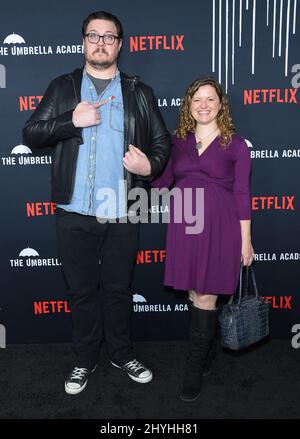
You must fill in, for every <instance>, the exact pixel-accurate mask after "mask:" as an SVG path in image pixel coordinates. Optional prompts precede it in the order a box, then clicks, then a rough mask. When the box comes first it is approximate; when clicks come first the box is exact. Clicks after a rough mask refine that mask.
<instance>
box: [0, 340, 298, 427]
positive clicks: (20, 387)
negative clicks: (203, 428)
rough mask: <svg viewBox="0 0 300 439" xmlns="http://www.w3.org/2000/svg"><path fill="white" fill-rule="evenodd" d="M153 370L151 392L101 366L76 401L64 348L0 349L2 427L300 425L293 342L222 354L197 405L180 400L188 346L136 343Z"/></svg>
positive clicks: (106, 363)
mask: <svg viewBox="0 0 300 439" xmlns="http://www.w3.org/2000/svg"><path fill="white" fill-rule="evenodd" d="M136 349H137V352H138V354H139V359H140V360H141V361H144V362H145V363H147V365H149V366H150V367H152V369H153V372H154V379H153V381H152V382H151V383H149V384H138V383H135V382H134V381H132V380H131V379H130V378H128V377H127V375H126V374H124V372H123V371H121V370H119V369H115V368H113V367H112V366H110V363H109V361H108V358H107V356H106V353H105V351H104V350H103V353H102V355H101V364H99V367H98V369H97V370H96V372H95V373H94V375H93V376H92V377H91V378H90V380H89V383H88V386H87V387H86V389H85V390H84V391H83V392H82V393H81V394H79V395H76V396H70V395H67V394H66V393H65V391H64V379H65V376H66V375H67V374H68V373H69V372H70V366H71V368H72V365H73V364H72V359H73V357H72V353H71V350H70V348H69V345H66V344H45V345H10V346H8V347H7V348H6V349H0V370H1V373H0V418H1V419H42V418H44V419H45V418H46V419H54V418H58V419H74V418H91V419H263V418H264V419H266V418H268V419H270V418H271V419H274V418H278V419H292V418H297V419H299V418H300V373H299V370H300V369H299V365H300V358H299V354H300V352H299V351H297V350H295V349H293V348H292V347H291V344H290V340H270V341H268V342H265V343H263V344H261V345H259V346H257V347H255V348H252V349H249V350H247V351H245V352H243V353H231V352H228V351H224V350H222V349H220V350H219V352H218V356H217V358H216V361H215V367H214V369H213V371H212V373H211V375H210V376H209V377H208V378H206V379H205V382H204V385H203V391H202V394H201V396H200V398H199V399H198V400H197V401H195V402H193V403H184V402H182V401H181V400H180V399H179V396H178V392H179V388H180V380H181V370H182V368H183V352H184V349H185V343H184V342H147V343H136Z"/></svg>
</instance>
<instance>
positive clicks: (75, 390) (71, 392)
mask: <svg viewBox="0 0 300 439" xmlns="http://www.w3.org/2000/svg"><path fill="white" fill-rule="evenodd" d="M97 366H98V364H96V366H95V367H94V368H93V369H92V370H91V373H90V375H91V374H92V373H93V372H95V370H96V369H97ZM88 380H89V379H88ZM88 380H87V381H86V382H85V383H84V385H83V386H82V387H79V388H78V389H70V388H69V387H68V386H67V383H66V382H65V392H66V393H67V394H68V395H77V394H78V393H80V392H82V391H83V390H84V389H85V388H86V385H87V383H88Z"/></svg>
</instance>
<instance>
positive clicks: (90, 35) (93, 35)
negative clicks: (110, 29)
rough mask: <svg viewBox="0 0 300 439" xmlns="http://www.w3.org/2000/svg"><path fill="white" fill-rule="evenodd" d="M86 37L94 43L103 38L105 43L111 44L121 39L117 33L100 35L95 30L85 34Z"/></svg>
mask: <svg viewBox="0 0 300 439" xmlns="http://www.w3.org/2000/svg"><path fill="white" fill-rule="evenodd" d="M85 37H87V38H88V40H89V43H92V44H97V43H99V41H100V39H101V38H102V41H103V43H104V44H108V45H109V46H111V45H112V44H114V42H115V41H116V40H119V39H120V37H117V36H116V35H112V34H105V35H99V34H96V33H94V32H90V33H88V34H85Z"/></svg>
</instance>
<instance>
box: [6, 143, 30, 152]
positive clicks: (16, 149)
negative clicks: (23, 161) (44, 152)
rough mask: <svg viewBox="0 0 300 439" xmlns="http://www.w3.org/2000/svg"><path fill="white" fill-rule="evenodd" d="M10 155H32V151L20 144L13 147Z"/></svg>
mask: <svg viewBox="0 0 300 439" xmlns="http://www.w3.org/2000/svg"><path fill="white" fill-rule="evenodd" d="M11 154H32V151H31V149H30V148H28V146H26V145H22V144H21V145H17V146H15V147H14V148H13V149H12V151H11Z"/></svg>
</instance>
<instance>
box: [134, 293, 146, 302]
mask: <svg viewBox="0 0 300 439" xmlns="http://www.w3.org/2000/svg"><path fill="white" fill-rule="evenodd" d="M133 301H134V302H135V303H138V302H147V300H146V299H145V297H144V296H141V295H140V294H134V295H133Z"/></svg>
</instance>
